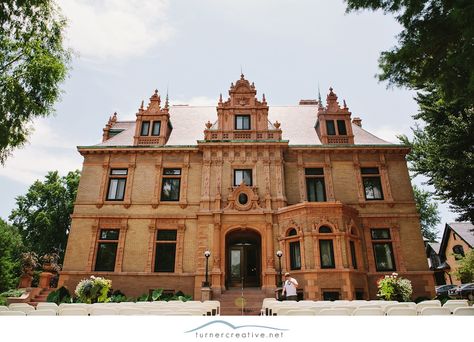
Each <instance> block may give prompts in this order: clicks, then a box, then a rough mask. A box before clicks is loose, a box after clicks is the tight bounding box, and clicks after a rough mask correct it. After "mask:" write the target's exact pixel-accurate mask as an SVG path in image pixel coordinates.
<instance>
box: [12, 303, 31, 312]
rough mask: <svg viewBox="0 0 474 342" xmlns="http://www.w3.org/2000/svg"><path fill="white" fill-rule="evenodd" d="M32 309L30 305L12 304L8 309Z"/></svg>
mask: <svg viewBox="0 0 474 342" xmlns="http://www.w3.org/2000/svg"><path fill="white" fill-rule="evenodd" d="M29 307H31V305H30V304H28V303H11V304H10V305H8V308H9V309H10V310H11V309H12V308H29Z"/></svg>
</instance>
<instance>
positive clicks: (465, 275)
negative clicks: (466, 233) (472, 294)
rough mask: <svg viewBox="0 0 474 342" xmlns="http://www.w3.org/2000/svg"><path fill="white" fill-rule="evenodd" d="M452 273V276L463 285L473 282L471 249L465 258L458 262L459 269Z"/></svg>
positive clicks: (473, 259)
mask: <svg viewBox="0 0 474 342" xmlns="http://www.w3.org/2000/svg"><path fill="white" fill-rule="evenodd" d="M453 273H454V276H455V277H456V278H457V279H459V280H460V281H461V282H462V283H464V284H465V283H472V282H473V281H474V249H471V250H470V251H469V252H468V253H467V254H466V256H465V257H464V258H462V259H461V260H460V261H459V267H458V268H457V269H456V270H455V271H454V272H453Z"/></svg>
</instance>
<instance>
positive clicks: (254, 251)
mask: <svg viewBox="0 0 474 342" xmlns="http://www.w3.org/2000/svg"><path fill="white" fill-rule="evenodd" d="M239 240H240V241H239ZM228 242H229V243H228V249H227V285H228V286H231V287H234V286H238V287H240V286H242V285H243V286H244V287H256V286H260V240H259V239H258V238H257V237H254V238H253V239H252V238H249V237H248V236H247V237H241V239H239V238H237V237H235V239H231V240H230V241H228Z"/></svg>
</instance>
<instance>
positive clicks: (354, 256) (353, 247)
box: [349, 240, 357, 270]
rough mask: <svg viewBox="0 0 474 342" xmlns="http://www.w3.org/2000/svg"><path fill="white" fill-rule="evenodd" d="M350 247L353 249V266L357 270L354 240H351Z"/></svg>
mask: <svg viewBox="0 0 474 342" xmlns="http://www.w3.org/2000/svg"><path fill="white" fill-rule="evenodd" d="M349 247H350V249H351V259H352V267H353V268H354V269H355V270H356V269H357V256H356V249H355V243H354V241H352V240H351V241H349Z"/></svg>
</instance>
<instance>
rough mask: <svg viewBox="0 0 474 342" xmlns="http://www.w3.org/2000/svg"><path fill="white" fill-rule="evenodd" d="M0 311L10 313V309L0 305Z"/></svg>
mask: <svg viewBox="0 0 474 342" xmlns="http://www.w3.org/2000/svg"><path fill="white" fill-rule="evenodd" d="M0 311H10V309H9V308H8V306H5V305H0Z"/></svg>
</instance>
